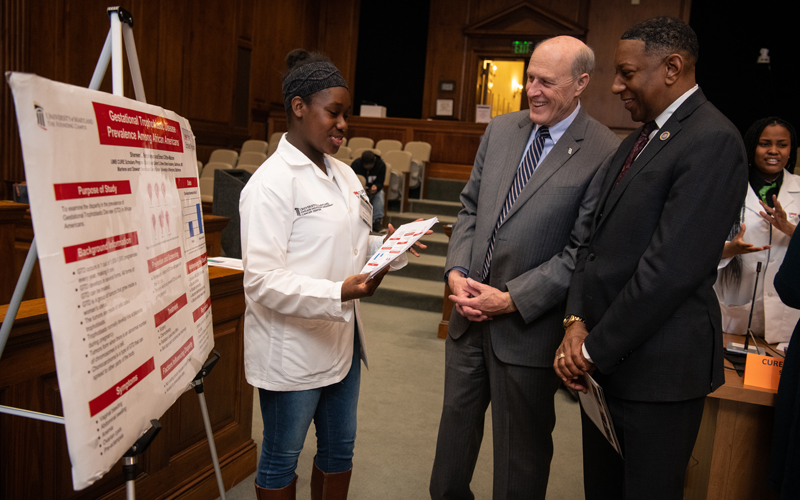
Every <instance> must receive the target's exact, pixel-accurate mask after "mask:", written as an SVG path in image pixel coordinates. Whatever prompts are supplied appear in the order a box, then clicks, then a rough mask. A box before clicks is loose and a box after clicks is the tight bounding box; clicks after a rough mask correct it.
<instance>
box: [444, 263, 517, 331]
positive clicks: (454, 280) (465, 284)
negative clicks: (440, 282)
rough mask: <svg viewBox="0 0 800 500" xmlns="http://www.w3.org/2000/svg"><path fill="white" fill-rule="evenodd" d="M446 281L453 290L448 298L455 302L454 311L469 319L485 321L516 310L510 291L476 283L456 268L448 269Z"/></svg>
mask: <svg viewBox="0 0 800 500" xmlns="http://www.w3.org/2000/svg"><path fill="white" fill-rule="evenodd" d="M447 281H448V285H450V291H451V292H453V294H452V295H450V296H449V299H450V300H452V301H453V302H454V303H455V304H456V311H458V313H459V314H461V315H462V316H464V317H465V318H467V319H468V320H470V321H486V320H490V319H492V317H494V316H497V315H498V314H505V313H509V312H514V311H516V310H517V307H516V305H514V301H513V300H512V299H511V294H510V293H508V292H501V291H500V290H498V289H497V288H495V287H492V286H489V285H484V284H483V283H478V282H477V281H475V280H474V279H472V278H467V277H465V276H464V274H463V273H462V272H461V271H459V270H457V269H452V270H450V274H449V275H448V278H447Z"/></svg>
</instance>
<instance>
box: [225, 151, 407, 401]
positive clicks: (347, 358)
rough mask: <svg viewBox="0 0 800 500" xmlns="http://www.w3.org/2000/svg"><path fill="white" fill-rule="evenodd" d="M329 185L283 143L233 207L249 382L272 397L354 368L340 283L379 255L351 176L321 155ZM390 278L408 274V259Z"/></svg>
mask: <svg viewBox="0 0 800 500" xmlns="http://www.w3.org/2000/svg"><path fill="white" fill-rule="evenodd" d="M325 158H326V161H327V163H328V166H329V168H330V169H331V170H332V171H333V179H330V178H329V177H328V176H327V175H325V174H324V173H323V172H322V171H321V170H320V169H319V168H318V167H316V166H315V165H314V164H313V163H312V162H311V161H310V160H309V159H308V158H307V157H306V156H305V155H304V154H303V153H301V152H300V151H299V150H298V149H297V148H295V147H294V146H292V145H291V144H290V143H289V142H288V141H287V140H286V138H285V136H284V137H283V138H281V142H280V144H279V145H278V149H277V151H276V152H275V154H273V155H272V156H271V157H270V158H269V159H267V161H266V162H265V163H264V164H263V165H262V166H261V167H260V168H259V169H258V170H257V171H256V173H255V174H254V175H253V177H251V179H250V180H249V182H248V183H247V185H246V186H245V188H244V189H243V190H242V194H241V197H240V199H239V212H240V215H241V233H242V256H243V259H242V260H243V264H244V292H245V302H246V305H247V310H246V312H245V320H244V362H245V376H246V378H247V382H248V383H250V384H251V385H253V386H255V387H259V388H262V389H267V390H271V391H294V390H306V389H314V388H317V387H324V386H328V385H331V384H334V383H336V382H339V381H341V380H342V379H343V378H344V377H345V376H346V375H347V373H348V371H349V370H350V365H351V361H352V358H353V342H354V339H353V332H354V324H355V323H356V322H357V324H358V331H359V339H360V341H361V358H362V359H363V360H364V364H365V365H366V364H367V347H366V346H367V343H366V340H365V338H364V337H365V335H364V327H363V325H362V322H361V317H360V312H359V307H360V306H359V301H358V300H351V301H347V302H344V303H342V301H341V288H342V282H343V281H344V280H345V278H347V277H348V276H351V275H353V274H358V273H359V272H360V271H361V269H362V267H363V266H364V264H366V261H367V260H368V259H369V257H370V256H371V255H372V254H373V253H374V252H375V251H376V250H377V249H378V248H379V247H380V244H381V242H382V240H383V239H382V238H381V237H379V236H370V235H369V231H370V227H371V222H372V221H371V220H370V221H369V222H368V223H365V222H364V221H362V219H361V216H360V214H359V209H360V204H361V201H360V195H361V194H363V192H364V191H363V188H362V186H361V183H360V182H359V180H358V178H357V177H356V175H355V174H354V173H353V171H352V169H351V168H350V167H349V166H347V165H346V164H344V163H342V162H340V161H338V160H336V159H334V158H333V157H331V156H327V155H326V157H325ZM396 262H397V263H396V264H395V265H394V266H393V268H399V267H402V266H403V265H405V262H406V259H405V256H402V257H401V259H398V261H396Z"/></svg>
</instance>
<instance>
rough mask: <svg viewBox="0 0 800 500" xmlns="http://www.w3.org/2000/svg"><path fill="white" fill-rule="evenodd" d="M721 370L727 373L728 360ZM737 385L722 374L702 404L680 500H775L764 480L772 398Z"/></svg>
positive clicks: (727, 337) (738, 339)
mask: <svg viewBox="0 0 800 500" xmlns="http://www.w3.org/2000/svg"><path fill="white" fill-rule="evenodd" d="M742 340H743V337H742V336H741V335H728V334H726V335H725V336H724V342H725V343H727V342H729V341H735V342H742ZM767 352H769V350H767ZM725 366H726V367H731V368H732V365H731V363H730V362H729V361H728V360H725ZM743 383H744V381H743V379H742V377H740V376H739V375H738V374H737V373H736V371H735V370H732V369H727V368H726V369H725V384H724V385H723V386H722V387H720V388H719V389H717V390H716V391H714V392H713V393H712V394H709V396H708V397H707V398H706V402H705V412H704V413H703V421H702V423H701V424H700V432H699V434H698V436H697V442H696V443H695V445H694V450H693V452H692V459H691V460H690V463H689V468H688V469H687V470H686V483H685V485H684V499H687V500H695V499H697V500H699V499H719V500H739V499H741V500H752V499H754V498H758V499H763V500H767V499H772V498H778V495H777V494H775V493H774V492H773V491H772V490H771V489H770V488H769V486H767V480H766V478H767V475H768V470H769V459H770V458H769V457H770V451H771V447H772V426H773V422H774V420H775V409H774V406H775V399H776V394H774V393H772V392H768V391H766V390H761V389H754V388H745V387H744V385H743Z"/></svg>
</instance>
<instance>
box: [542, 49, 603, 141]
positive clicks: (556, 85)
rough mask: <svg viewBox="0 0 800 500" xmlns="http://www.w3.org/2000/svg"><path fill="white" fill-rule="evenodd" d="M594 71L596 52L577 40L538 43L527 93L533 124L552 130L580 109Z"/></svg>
mask: <svg viewBox="0 0 800 500" xmlns="http://www.w3.org/2000/svg"><path fill="white" fill-rule="evenodd" d="M593 70H594V52H592V49H590V48H589V47H587V46H586V44H584V43H583V42H581V41H580V40H578V39H577V38H573V37H571V36H557V37H555V38H549V39H547V40H545V41H543V42H541V43H539V44H538V45H537V46H536V48H534V49H533V54H531V61H530V63H529V64H528V70H527V81H526V91H527V94H528V105H529V107H530V117H531V120H532V121H533V122H534V123H536V124H539V125H547V126H548V127H552V126H553V125H555V124H557V123H559V122H560V121H562V120H564V119H565V118H567V117H568V116H569V115H570V114H572V112H573V111H575V108H576V107H577V106H578V100H579V98H580V95H581V94H582V93H583V91H584V90H585V89H586V86H587V85H589V79H590V78H591V73H592V71H593Z"/></svg>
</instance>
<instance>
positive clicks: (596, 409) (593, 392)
mask: <svg viewBox="0 0 800 500" xmlns="http://www.w3.org/2000/svg"><path fill="white" fill-rule="evenodd" d="M580 383H581V384H583V386H584V387H586V388H587V389H588V392H587V393H586V394H584V393H582V392H579V393H578V397H579V399H580V401H581V406H582V407H583V411H584V412H585V413H586V416H588V417H589V418H590V419H591V421H592V422H594V425H596V426H597V428H598V429H599V430H600V432H601V433H602V434H603V436H605V438H606V439H607V440H608V443H609V444H610V445H611V446H612V447H613V448H614V449H615V450H617V453H619V455H620V456H622V447H621V446H620V444H619V439H617V432H616V431H615V430H614V422H613V421H612V420H611V412H610V411H609V410H608V404H607V403H606V397H605V394H603V388H602V387H600V385H599V384H598V383H597V382H595V380H594V378H592V376H591V375H589V374H588V373H587V374H584V375H583V377H582V379H581V380H580Z"/></svg>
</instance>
